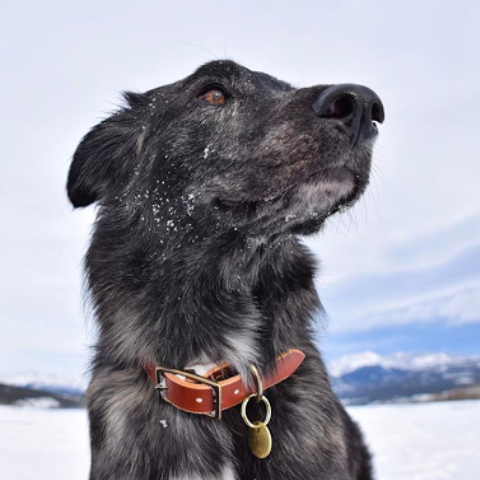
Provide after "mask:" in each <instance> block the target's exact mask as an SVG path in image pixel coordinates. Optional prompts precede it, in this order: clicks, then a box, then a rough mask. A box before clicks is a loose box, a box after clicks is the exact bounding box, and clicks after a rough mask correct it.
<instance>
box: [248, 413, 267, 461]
mask: <svg viewBox="0 0 480 480" xmlns="http://www.w3.org/2000/svg"><path fill="white" fill-rule="evenodd" d="M254 425H255V428H251V427H249V428H248V446H249V447H250V450H251V451H252V453H253V454H254V455H255V456H256V457H257V458H267V457H268V456H269V455H270V452H271V451H272V435H271V434H270V430H269V429H268V427H267V426H266V425H265V424H264V423H262V422H259V421H256V422H254Z"/></svg>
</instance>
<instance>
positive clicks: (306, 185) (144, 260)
mask: <svg viewBox="0 0 480 480" xmlns="http://www.w3.org/2000/svg"><path fill="white" fill-rule="evenodd" d="M124 96H125V100H126V103H125V106H124V107H122V108H120V109H119V110H118V111H117V112H116V113H113V114H112V115H111V116H110V117H109V118H106V119H105V120H103V121H102V122H101V123H100V124H98V125H96V126H95V127H93V128H92V130H91V131H90V132H89V133H87V135H86V136H85V137H84V138H83V139H82V141H81V143H80V144H79V146H78V148H77V150H76V152H75V154H74V156H73V160H72V163H71V166H70V171H69V175H68V182H67V193H68V197H69V199H70V201H71V203H72V204H73V206H74V207H86V206H88V205H90V204H92V203H94V202H96V203H97V205H98V211H97V218H96V222H95V226H94V231H93V234H92V238H91V243H90V246H89V249H88V252H87V254H86V258H85V268H86V278H87V282H88V289H89V292H90V297H91V303H92V305H93V309H94V314H95V318H96V321H97V323H98V340H97V342H96V346H95V355H94V360H93V364H92V377H91V382H90V384H89V387H88V390H87V394H86V402H87V406H88V412H89V422H90V437H91V473H90V480H113V479H115V480H167V479H168V480H214V479H218V480H227V479H228V480H233V479H235V480H247V479H248V480H254V479H257V480H260V479H261V480H269V479H275V480H279V479H287V480H296V479H301V480H306V479H308V480H313V479H322V480H333V479H335V480H347V479H351V480H353V479H355V480H368V479H371V478H372V475H373V473H372V466H371V459H370V455H369V452H368V450H367V448H366V446H365V445H364V442H363V440H362V435H361V432H360V430H359V428H358V427H357V425H356V424H355V423H354V422H353V421H352V420H351V419H350V418H349V416H348V414H347V413H346V411H345V409H344V408H343V407H342V405H341V404H340V402H339V401H338V399H337V397H336V396H335V394H334V393H333V392H332V389H331V386H330V382H329V378H328V374H327V372H326V369H325V366H324V363H323V361H322V359H321V356H320V353H319V351H318V349H317V346H316V344H315V338H314V324H315V319H316V318H318V315H319V313H321V311H322V307H321V303H320V300H319V297H318V295H317V293H316V290H315V286H314V276H315V272H316V263H315V260H314V258H313V256H312V254H311V253H310V252H309V250H308V249H307V248H306V246H305V245H304V244H303V243H301V241H300V239H299V237H301V236H306V235H310V234H314V233H316V232H318V231H319V230H321V228H322V226H323V225H324V223H325V220H326V219H327V218H328V217H330V216H331V215H333V214H335V213H336V212H339V211H342V210H344V209H346V208H348V207H349V206H351V205H352V204H353V203H355V201H356V200H357V199H358V198H359V197H360V196H361V194H362V193H363V192H364V190H365V188H366V187H367V184H368V179H369V172H370V166H371V159H372V149H373V145H374V141H375V138H376V136H377V133H378V124H379V123H382V122H383V120H384V109H383V105H382V102H381V100H380V98H379V97H378V96H377V95H376V94H375V93H374V92H373V91H372V90H370V89H368V88H367V87H364V86H360V85H355V84H343V85H317V86H313V87H309V88H294V87H292V86H291V85H289V84H288V83H286V82H283V81H280V80H277V79H276V78H274V77H272V76H269V75H267V74H265V73H260V72H256V71H251V70H249V69H247V68H245V67H243V66H241V65H239V64H236V63H234V62H232V61H229V60H228V61H227V60H225V61H220V60H219V61H214V62H210V63H207V64H205V65H203V66H201V67H200V68H199V69H198V70H196V71H195V72H194V73H193V74H192V75H190V76H188V77H187V78H185V79H183V80H180V81H178V82H176V83H172V84H170V85H166V86H162V87H160V88H155V89H153V90H150V91H147V92H145V93H125V94H124ZM291 349H296V351H300V352H301V353H302V355H303V356H304V357H305V358H304V360H303V362H302V363H301V364H300V366H298V368H297V370H296V371H295V372H294V373H291V374H289V376H288V378H285V379H283V380H282V381H279V382H278V383H277V384H276V385H274V386H271V388H268V389H264V391H263V392H259V391H258V389H259V388H261V387H262V385H261V383H262V381H263V382H266V379H267V378H269V376H270V377H271V378H273V377H272V376H275V375H276V373H275V372H276V371H277V368H278V365H279V360H278V359H279V356H281V355H283V354H284V353H285V352H288V351H291ZM222 362H224V363H225V364H228V368H229V369H230V371H231V375H236V376H237V378H239V379H241V384H242V385H243V386H244V387H242V388H245V389H249V390H248V392H255V391H256V395H257V399H262V398H264V397H266V398H267V399H268V400H269V401H270V405H271V412H272V415H271V421H270V423H269V424H268V429H269V431H270V432H271V440H272V442H273V444H272V447H271V453H270V455H269V456H268V457H267V458H264V459H261V458H257V457H256V456H254V455H253V454H252V451H251V448H249V443H248V439H247V436H248V435H247V434H248V431H249V427H247V426H246V425H245V423H244V421H243V420H242V416H241V408H240V405H239V404H237V405H235V406H233V407H232V408H229V409H228V410H225V411H223V413H222V418H221V420H219V419H218V418H217V419H215V418H210V415H200V414H197V415H196V414H194V413H188V412H185V411H182V409H180V408H176V407H175V405H173V404H171V402H168V401H163V400H162V398H159V397H158V395H157V393H158V392H157V389H162V388H163V389H165V388H166V387H165V384H163V386H161V385H160V384H158V385H156V382H155V383H152V382H151V381H150V379H149V375H148V374H147V373H146V370H148V369H147V368H146V366H153V368H154V370H155V372H157V370H156V369H157V366H163V367H168V368H172V369H177V370H179V371H183V372H185V375H188V372H190V373H192V372H193V374H196V375H202V374H203V373H204V372H205V370H206V369H208V368H210V367H211V366H212V365H214V366H215V365H221V364H222ZM252 365H253V366H255V367H256V369H257V375H256V376H254V373H253V369H252V368H253V367H252ZM160 373H161V371H160ZM166 377H168V378H169V379H170V381H172V382H173V381H174V380H175V381H178V382H180V381H181V380H180V379H181V378H183V379H185V377H183V376H182V375H179V374H177V375H173V374H172V375H170V376H168V375H166ZM160 380H161V379H160V375H159V376H158V377H157V381H158V382H160ZM163 380H165V378H163ZM189 382H190V383H188V382H187V385H186V386H187V387H189V388H190V387H191V383H192V382H193V383H195V381H194V380H189ZM255 385H256V388H257V390H255ZM195 388H196V386H195ZM205 388H206V389H207V390H208V391H210V390H209V388H208V387H205ZM238 391H239V390H238V389H237V390H236V392H238ZM207 393H208V392H207ZM262 393H263V396H264V397H263V396H262ZM164 398H166V397H164ZM213 398H214V400H213V401H214V402H217V403H216V408H219V409H220V410H221V408H222V405H220V406H219V405H218V402H219V398H216V397H215V396H213ZM215 398H216V400H215ZM199 400H201V399H197V401H199ZM250 403H251V404H250V405H249V407H248V413H247V415H248V417H247V418H249V419H251V421H252V422H253V420H257V419H258V422H260V423H261V422H264V423H265V424H266V420H264V419H263V418H264V416H265V407H264V405H263V402H255V401H253V402H250ZM217 413H219V412H217Z"/></svg>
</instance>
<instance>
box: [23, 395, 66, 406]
mask: <svg viewBox="0 0 480 480" xmlns="http://www.w3.org/2000/svg"><path fill="white" fill-rule="evenodd" d="M15 405H16V406H17V407H35V408H59V407H60V402H59V401H58V400H55V399H54V398H52V397H33V398H22V399H21V400H17V401H16V402H15Z"/></svg>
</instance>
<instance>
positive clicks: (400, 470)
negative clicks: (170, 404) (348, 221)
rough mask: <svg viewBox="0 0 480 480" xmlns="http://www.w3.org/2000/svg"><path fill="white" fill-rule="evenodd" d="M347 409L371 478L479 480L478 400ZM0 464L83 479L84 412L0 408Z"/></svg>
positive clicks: (59, 479) (38, 475)
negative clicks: (365, 447)
mask: <svg viewBox="0 0 480 480" xmlns="http://www.w3.org/2000/svg"><path fill="white" fill-rule="evenodd" d="M348 410H349V412H350V414H351V415H352V416H353V417H354V418H355V419H356V420H357V421H358V422H359V423H360V425H361V427H362V429H363V431H364V433H365V437H366V440H367V442H368V444H369V446H370V448H371V450H372V452H373V453H374V461H375V468H376V478H377V479H379V480H474V479H475V478H479V477H478V474H479V472H480V453H479V452H480V450H479V449H478V445H479V444H480V401H478V400H468V401H463V402H446V403H428V404H414V405H411V404H409V405H368V406H362V407H350V408H348ZM161 427H162V426H161V425H159V428H161ZM164 428H165V427H164ZM0 465H1V478H2V480H31V479H32V478H35V479H36V480H65V479H67V478H68V479H69V480H87V478H88V465H89V452H88V429H87V418H86V412H85V411H84V410H81V409H78V410H62V409H59V410H45V409H34V408H16V407H5V406H0Z"/></svg>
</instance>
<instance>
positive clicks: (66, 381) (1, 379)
mask: <svg viewBox="0 0 480 480" xmlns="http://www.w3.org/2000/svg"><path fill="white" fill-rule="evenodd" d="M0 383H3V384H5V385H12V386H15V387H23V388H29V389H32V390H43V391H46V392H53V393H61V394H71V395H83V393H84V392H85V388H86V385H87V380H86V378H85V377H82V376H81V375H75V374H60V373H42V372H27V373H26V372H22V373H18V374H1V373H0Z"/></svg>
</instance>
